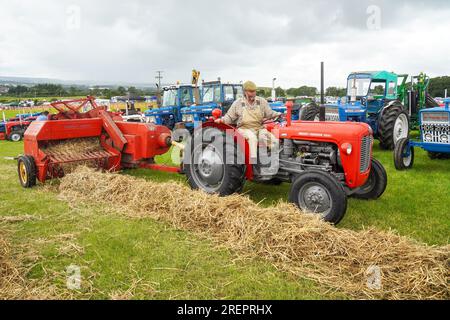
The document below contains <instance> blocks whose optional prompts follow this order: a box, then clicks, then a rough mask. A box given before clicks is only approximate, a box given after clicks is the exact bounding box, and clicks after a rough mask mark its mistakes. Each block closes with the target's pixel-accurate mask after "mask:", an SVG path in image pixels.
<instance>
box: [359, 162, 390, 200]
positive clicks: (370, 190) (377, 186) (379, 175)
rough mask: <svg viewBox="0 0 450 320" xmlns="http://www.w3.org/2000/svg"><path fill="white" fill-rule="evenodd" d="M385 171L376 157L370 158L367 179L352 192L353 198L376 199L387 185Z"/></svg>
mask: <svg viewBox="0 0 450 320" xmlns="http://www.w3.org/2000/svg"><path fill="white" fill-rule="evenodd" d="M387 181H388V177H387V173H386V170H385V169H384V167H383V165H382V164H381V163H380V162H379V161H378V160H376V159H372V170H371V171H370V175H369V179H368V180H367V182H366V184H365V185H364V186H362V187H361V188H360V189H359V191H357V192H355V193H354V194H353V197H354V198H357V199H364V200H376V199H378V198H379V197H381V196H382V195H383V193H384V191H386V187H387Z"/></svg>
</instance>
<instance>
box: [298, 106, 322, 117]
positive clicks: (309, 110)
mask: <svg viewBox="0 0 450 320" xmlns="http://www.w3.org/2000/svg"><path fill="white" fill-rule="evenodd" d="M319 112H320V110H319V106H318V105H317V104H316V103H314V102H311V103H308V104H307V105H305V106H304V107H302V108H301V109H300V120H302V121H319Z"/></svg>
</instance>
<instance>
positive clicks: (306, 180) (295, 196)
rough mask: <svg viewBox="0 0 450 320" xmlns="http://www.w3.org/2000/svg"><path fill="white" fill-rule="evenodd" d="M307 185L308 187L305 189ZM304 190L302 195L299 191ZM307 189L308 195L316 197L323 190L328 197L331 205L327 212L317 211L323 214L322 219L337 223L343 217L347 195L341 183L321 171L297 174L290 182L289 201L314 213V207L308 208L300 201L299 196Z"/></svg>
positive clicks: (320, 194) (321, 193)
mask: <svg viewBox="0 0 450 320" xmlns="http://www.w3.org/2000/svg"><path fill="white" fill-rule="evenodd" d="M308 186H309V188H308V189H306V190H305V188H307V187H308ZM314 188H315V189H314ZM304 191H305V192H306V193H305V194H304V195H302V194H301V193H303V192H304ZM308 191H309V192H311V194H310V196H311V197H313V196H314V197H316V199H317V196H319V197H320V196H323V195H324V192H325V193H326V194H327V196H328V197H329V199H328V200H329V201H330V206H331V208H330V210H329V212H325V213H318V212H317V214H321V215H323V220H325V221H326V222H330V223H332V224H335V225H337V224H338V223H339V222H340V221H341V220H342V219H343V218H344V215H345V213H346V211H347V195H346V193H345V190H344V188H343V187H342V185H341V184H340V183H339V182H338V181H336V179H334V178H333V177H331V176H330V175H329V174H327V173H325V172H323V171H320V170H309V171H307V172H304V173H301V174H300V175H298V176H297V177H296V179H295V180H294V182H293V183H292V186H291V190H290V192H289V202H291V203H294V204H295V205H297V207H299V208H300V209H301V210H304V211H306V212H308V211H309V212H310V213H315V212H314V209H312V208H308V207H307V204H306V203H304V204H302V203H300V202H301V200H300V198H303V197H305V196H307V195H308ZM314 193H315V194H314ZM321 199H323V198H321ZM313 201H315V200H313ZM316 207H317V205H316ZM316 210H317V209H316Z"/></svg>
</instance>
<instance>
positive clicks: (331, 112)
mask: <svg viewBox="0 0 450 320" xmlns="http://www.w3.org/2000/svg"><path fill="white" fill-rule="evenodd" d="M325 120H326V121H339V120H340V118H339V109H337V108H326V109H325Z"/></svg>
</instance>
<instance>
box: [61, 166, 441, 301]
mask: <svg viewBox="0 0 450 320" xmlns="http://www.w3.org/2000/svg"><path fill="white" fill-rule="evenodd" d="M60 198H61V199H63V200H66V201H69V202H72V203H79V202H80V201H90V202H96V203H102V204H105V205H108V207H110V208H114V209H115V210H118V211H119V212H121V213H122V214H124V215H126V216H130V217H136V218H142V217H150V218H153V219H156V220H159V221H164V222H168V223H170V224H171V225H172V226H173V227H175V228H179V229H183V230H190V231H194V232H196V233H197V234H199V235H201V236H204V237H207V238H208V239H211V240H213V241H214V242H215V243H217V244H218V245H220V246H224V247H226V248H229V249H231V250H233V251H234V252H236V253H237V254H239V255H241V256H243V257H251V258H264V259H266V260H268V261H270V262H271V263H272V264H273V265H274V266H276V267H277V268H278V269H281V270H284V271H287V272H289V273H292V274H294V275H297V276H299V277H303V278H308V279H312V280H314V281H317V282H318V283H320V284H322V285H323V286H325V287H326V288H329V289H332V290H336V291H340V292H343V293H345V294H347V295H349V296H351V297H353V298H362V299H448V298H450V294H449V285H448V280H449V256H450V246H445V247H430V246H426V245H423V244H420V243H417V242H416V241H413V240H411V239H409V238H406V237H402V236H399V235H397V234H395V233H393V232H386V231H379V230H376V229H374V228H370V229H367V230H362V231H352V230H347V229H338V228H336V227H334V226H332V225H330V224H327V223H325V222H322V221H321V220H319V219H318V218H317V217H316V216H314V215H308V214H299V211H298V209H297V208H296V207H294V206H293V205H290V204H286V203H280V204H278V205H276V206H274V207H270V208H262V207H260V206H258V205H257V204H255V203H254V202H252V201H251V200H250V199H249V198H248V197H244V196H239V195H235V196H231V197H227V198H220V197H218V196H210V195H207V194H205V193H203V192H200V191H193V190H190V189H189V188H187V187H186V186H185V185H182V184H180V183H155V182H151V181H146V180H143V179H138V178H133V177H129V176H123V175H118V174H110V173H99V172H95V171H93V170H92V169H89V168H86V167H80V168H78V169H77V170H76V171H75V172H74V173H72V174H70V175H68V176H66V177H65V178H63V180H62V182H61V185H60ZM371 270H372V271H373V270H375V271H376V270H378V271H379V272H380V276H381V278H380V279H381V282H380V283H378V284H379V285H380V286H381V287H375V288H374V287H373V286H368V281H370V276H371V272H372V271H371ZM368 272H369V274H368Z"/></svg>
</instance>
